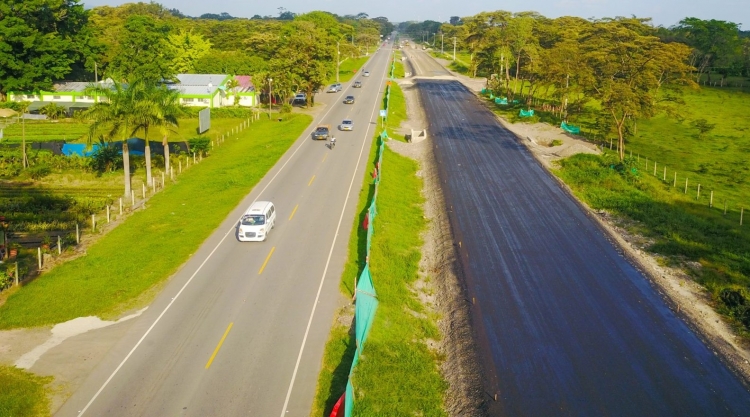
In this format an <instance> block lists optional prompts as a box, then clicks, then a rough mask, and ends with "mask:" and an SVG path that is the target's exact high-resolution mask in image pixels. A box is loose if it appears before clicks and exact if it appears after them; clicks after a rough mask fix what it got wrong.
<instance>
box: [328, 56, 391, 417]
mask: <svg viewBox="0 0 750 417" xmlns="http://www.w3.org/2000/svg"><path fill="white" fill-rule="evenodd" d="M394 69H395V65H394V64H392V65H391V77H393V71H394ZM390 97H391V86H390V85H387V86H386V89H385V100H384V103H383V107H384V110H385V111H386V114H388V102H389V101H390ZM387 138H388V132H386V131H385V130H383V131H382V132H381V133H380V135H378V138H377V162H376V163H375V167H374V169H373V171H372V180H373V184H374V185H375V192H374V193H373V195H372V201H370V204H369V205H368V206H367V212H366V213H365V220H364V221H363V222H362V227H363V228H364V229H365V230H367V242H366V246H365V266H364V268H363V269H362V272H361V273H360V274H359V278H358V279H357V285H356V287H355V289H354V300H355V301H354V338H355V350H354V358H353V359H352V366H351V368H350V369H349V377H348V380H347V382H346V390H345V391H344V394H343V395H342V396H341V397H340V398H339V400H338V401H337V402H336V404H335V405H334V407H333V410H331V414H330V417H351V415H352V410H353V409H354V386H353V385H352V375H353V374H354V368H355V367H356V366H357V363H358V362H359V357H360V355H361V354H362V349H363V348H364V346H365V341H366V340H367V335H368V334H369V332H370V328H371V327H372V322H373V320H374V319H375V312H376V311H377V309H378V295H377V292H376V291H375V285H374V284H373V282H372V274H371V273H370V262H369V259H370V248H371V247H372V236H373V232H374V227H373V223H374V221H375V217H377V215H378V209H377V200H378V188H379V186H380V180H381V178H382V175H383V150H384V149H385V139H387ZM342 406H343V409H342Z"/></svg>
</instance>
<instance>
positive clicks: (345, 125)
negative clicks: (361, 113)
mask: <svg viewBox="0 0 750 417" xmlns="http://www.w3.org/2000/svg"><path fill="white" fill-rule="evenodd" d="M339 130H354V122H353V121H351V120H349V119H344V121H342V122H341V124H340V125H339Z"/></svg>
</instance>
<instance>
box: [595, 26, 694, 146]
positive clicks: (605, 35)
mask: <svg viewBox="0 0 750 417" xmlns="http://www.w3.org/2000/svg"><path fill="white" fill-rule="evenodd" d="M643 32H647V30H644V29H642V28H640V27H639V24H638V22H635V21H634V20H633V19H624V20H604V21H601V22H597V23H595V24H594V25H592V27H591V28H590V29H589V30H588V31H587V33H586V34H585V35H584V37H583V38H582V44H581V51H582V53H583V55H584V60H585V63H586V67H587V70H588V74H587V75H586V76H584V77H582V80H581V81H582V82H584V83H585V92H586V94H587V95H589V96H590V97H592V98H594V99H596V100H598V101H599V103H600V105H601V107H602V111H603V112H604V113H606V114H607V115H608V116H609V117H610V118H611V120H612V122H613V125H614V127H615V129H616V130H617V135H618V152H619V156H620V160H622V159H624V158H625V124H626V122H628V121H629V120H636V119H639V118H649V117H651V116H653V115H654V113H655V112H656V110H657V108H658V101H659V92H660V90H661V89H664V88H667V87H668V86H670V85H677V84H686V83H688V82H689V81H688V77H689V75H690V71H691V69H692V67H690V66H689V65H688V64H687V63H686V62H687V60H688V54H689V49H688V48H687V47H686V46H685V45H682V44H679V43H671V44H664V43H662V42H661V41H660V40H659V38H657V37H656V36H652V35H648V34H646V35H644V34H642V33H643ZM665 71H668V73H669V75H668V76H666V77H665Z"/></svg>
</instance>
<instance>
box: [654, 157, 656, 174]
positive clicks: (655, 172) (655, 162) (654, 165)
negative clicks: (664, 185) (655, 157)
mask: <svg viewBox="0 0 750 417" xmlns="http://www.w3.org/2000/svg"><path fill="white" fill-rule="evenodd" d="M654 176H656V161H654Z"/></svg>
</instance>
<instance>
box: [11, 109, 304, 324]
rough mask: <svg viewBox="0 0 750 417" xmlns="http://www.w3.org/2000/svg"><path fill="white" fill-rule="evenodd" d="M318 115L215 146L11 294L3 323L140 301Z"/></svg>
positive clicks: (258, 126) (47, 320)
mask: <svg viewBox="0 0 750 417" xmlns="http://www.w3.org/2000/svg"><path fill="white" fill-rule="evenodd" d="M310 120H311V119H310V117H309V116H304V115H292V116H290V117H289V119H288V120H286V121H284V122H281V123H279V122H275V121H274V122H270V121H260V122H256V123H255V124H252V125H251V126H250V128H248V129H247V130H244V131H243V132H242V133H240V134H239V139H238V140H235V139H232V140H229V141H227V142H226V143H225V144H224V145H222V146H220V147H217V148H215V149H214V151H213V156H212V157H210V158H206V159H204V160H203V162H201V163H200V164H199V165H198V166H193V167H191V168H190V169H189V170H187V171H186V172H183V174H182V175H181V176H180V177H178V180H177V182H176V183H175V184H174V185H168V186H167V188H166V189H165V190H164V191H162V192H160V193H158V194H156V195H155V196H153V197H152V198H151V200H150V201H149V208H148V209H147V210H144V211H138V212H136V213H134V214H133V215H132V216H131V217H130V218H129V219H128V220H127V222H125V223H124V224H122V225H120V226H119V227H117V228H116V229H114V230H113V231H111V232H110V233H108V234H107V235H106V236H104V237H102V238H101V239H100V240H99V241H98V242H97V243H95V244H93V245H92V246H91V247H89V248H88V249H87V255H86V256H85V257H82V258H78V259H76V260H73V261H70V262H68V263H66V264H63V265H61V266H58V267H57V268H55V269H53V270H52V271H50V272H49V273H46V274H44V275H43V276H42V277H40V278H38V279H36V280H34V281H33V282H31V283H30V284H28V285H26V286H24V287H23V288H22V289H21V290H20V291H17V292H15V293H14V294H12V295H11V296H9V297H8V299H7V301H6V302H5V304H3V305H2V306H0V329H10V328H19V327H34V326H42V325H49V324H54V323H60V322H64V321H67V320H70V319H73V318H75V317H80V316H89V315H97V316H102V317H114V316H117V315H118V314H120V313H121V312H122V311H124V310H126V309H129V308H132V307H134V305H133V303H134V302H135V301H134V300H138V297H139V296H140V295H142V294H143V293H144V292H146V291H148V290H149V289H150V288H152V287H154V286H158V285H159V283H161V282H163V281H164V280H165V279H166V278H168V277H169V276H170V275H171V274H172V273H174V272H175V271H176V270H177V268H179V266H180V265H182V264H183V263H184V262H185V260H186V259H188V257H189V256H190V255H191V254H192V253H194V251H195V250H196V249H197V247H198V246H199V245H200V244H201V243H202V242H203V241H204V240H205V239H206V237H208V235H209V234H210V233H211V232H213V230H214V229H215V228H216V226H217V225H218V224H219V223H220V222H221V221H222V220H223V219H224V218H225V217H226V215H227V213H228V212H229V211H231V210H232V209H233V208H234V207H235V206H236V205H237V204H238V203H239V201H240V200H241V199H242V198H243V196H244V195H246V194H247V193H248V192H249V191H250V190H251V189H252V187H253V186H254V185H255V184H256V183H257V182H258V181H259V180H260V179H261V178H262V177H263V175H265V173H266V172H267V171H268V169H270V168H271V167H272V166H273V164H274V163H275V162H276V161H277V160H278V159H279V158H280V157H281V155H282V154H283V153H284V152H285V151H286V150H287V149H288V147H289V146H290V145H291V144H292V143H293V142H294V140H295V139H296V138H297V137H298V136H299V134H300V133H301V132H302V130H304V128H305V127H306V126H307V125H308V124H309V123H310ZM258 149H261V150H262V151H261V152H258ZM250 150H252V152H250ZM207 195H210V196H211V198H205V196H207ZM134 242H138V244H134ZM165 247H168V248H171V249H170V250H168V251H164V250H163V248H165ZM122 248H128V256H122V253H123V252H122ZM138 302H140V303H143V302H145V301H144V300H139V301H138Z"/></svg>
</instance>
